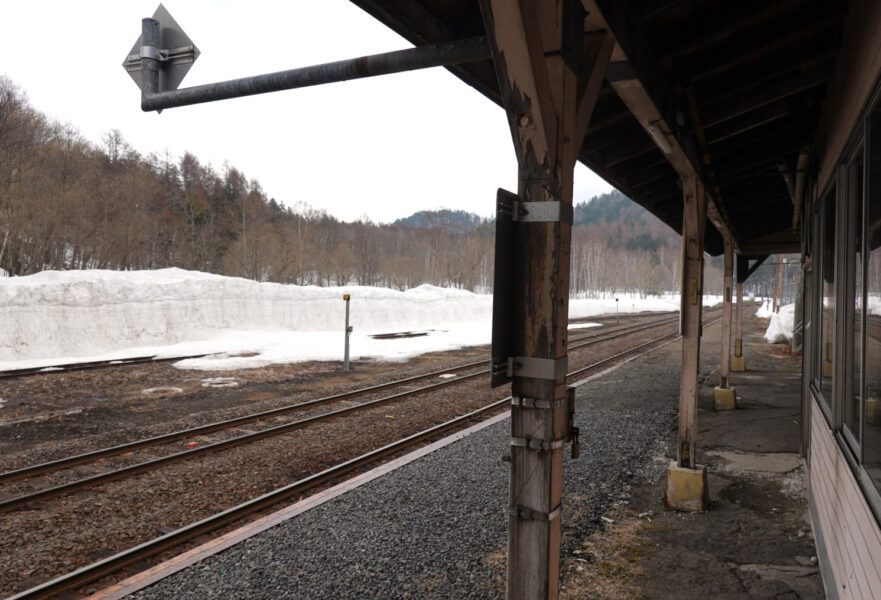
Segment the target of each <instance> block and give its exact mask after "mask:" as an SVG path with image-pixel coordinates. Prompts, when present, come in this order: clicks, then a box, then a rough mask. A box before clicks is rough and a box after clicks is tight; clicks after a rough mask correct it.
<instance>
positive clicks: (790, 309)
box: [757, 304, 795, 344]
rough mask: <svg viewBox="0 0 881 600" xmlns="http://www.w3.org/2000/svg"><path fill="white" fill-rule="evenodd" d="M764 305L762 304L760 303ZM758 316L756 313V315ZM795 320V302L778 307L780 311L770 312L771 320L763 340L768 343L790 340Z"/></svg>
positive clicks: (780, 342) (781, 342)
mask: <svg viewBox="0 0 881 600" xmlns="http://www.w3.org/2000/svg"><path fill="white" fill-rule="evenodd" d="M762 306H763V307H764V305H762ZM757 316H758V315H757ZM794 322H795V304H787V305H785V306H781V307H780V312H778V313H771V322H770V323H769V324H768V329H767V330H766V331H765V341H766V342H768V343H770V344H783V343H785V342H788V341H790V340H792V327H793V323H794Z"/></svg>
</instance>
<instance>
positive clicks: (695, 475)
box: [664, 460, 710, 512]
mask: <svg viewBox="0 0 881 600" xmlns="http://www.w3.org/2000/svg"><path fill="white" fill-rule="evenodd" d="M664 504H666V506H667V508H671V509H673V510H681V511H683V512H704V511H706V510H707V508H708V507H709V505H710V490H709V487H708V486H707V468H706V467H705V466H704V465H696V468H694V469H688V468H686V467H680V466H679V464H678V463H677V462H676V461H675V460H674V461H673V462H671V463H670V466H669V467H667V490H666V493H665V494H664Z"/></svg>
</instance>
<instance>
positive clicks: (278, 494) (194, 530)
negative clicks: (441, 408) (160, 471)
mask: <svg viewBox="0 0 881 600" xmlns="http://www.w3.org/2000/svg"><path fill="white" fill-rule="evenodd" d="M510 400H511V398H510V396H509V397H508V398H504V399H502V400H498V401H496V402H493V403H492V404H489V405H487V406H484V407H483V408H479V409H477V410H474V411H471V412H469V413H467V414H465V415H462V416H460V417H456V418H455V419H452V420H450V421H447V422H445V423H441V424H440V425H435V426H434V427H432V428H430V429H426V430H424V431H421V432H419V433H415V434H413V435H411V436H408V437H406V438H403V439H401V440H398V441H397V442H393V443H391V444H388V445H386V446H383V447H382V448H378V449H376V450H372V451H370V452H368V453H366V454H362V455H361V456H358V457H356V458H353V459H351V460H348V461H346V462H343V463H341V464H339V465H336V466H333V467H330V468H328V469H325V470H324V471H321V472H320V473H316V474H314V475H310V476H308V477H306V478H304V479H301V480H299V481H296V482H294V483H291V484H289V485H286V486H284V487H281V488H279V489H277V490H273V491H271V492H268V493H266V494H263V495H262V496H258V497H257V498H254V499H253V500H248V501H247V502H244V503H242V504H239V505H238V506H234V507H232V508H229V509H227V510H225V511H223V512H220V513H217V514H216V515H212V516H210V517H207V518H205V519H202V520H201V521H197V522H195V523H192V524H190V525H186V526H184V527H182V528H180V529H178V530H176V531H172V532H171V533H168V534H166V535H163V536H161V537H158V538H156V539H153V540H150V541H148V542H145V543H143V544H140V545H138V546H135V547H134V548H130V549H128V550H124V551H122V552H120V553H119V554H115V555H114V556H110V557H108V558H105V559H104V560H101V561H98V562H96V563H93V564H91V565H86V566H84V567H81V568H79V569H77V570H76V571H73V572H71V573H68V574H66V575H62V576H61V577H57V578H55V579H53V580H51V581H47V582H45V583H43V584H40V585H38V586H36V587H33V588H31V589H29V590H25V591H24V592H21V593H19V594H17V595H15V596H12V597H10V598H7V599H6V600H25V599H27V600H36V599H41V598H49V597H51V596H53V595H55V594H58V593H60V592H63V591H66V590H70V589H73V588H77V587H79V586H82V585H85V584H87V583H90V582H92V581H95V580H96V579H100V578H101V577H104V576H106V575H109V574H111V573H114V572H115V571H118V570H119V569H121V568H123V567H125V566H127V565H130V564H132V563H134V562H137V561H139V560H143V559H145V558H149V557H151V556H155V555H156V554H159V553H160V552H163V551H164V550H167V549H169V548H172V547H174V546H177V545H180V544H182V543H184V542H187V541H189V540H192V539H193V538H195V537H198V536H200V535H203V534H205V533H207V532H210V531H213V530H215V529H217V528H219V527H223V526H224V525H228V524H230V523H233V522H235V521H238V520H240V519H242V518H244V517H246V516H248V515H251V514H253V513H255V512H258V511H260V510H263V509H265V508H267V507H269V506H272V505H274V504H277V503H279V502H281V501H283V500H286V499H288V498H290V497H292V496H297V495H299V494H302V493H303V492H306V491H308V490H310V489H312V488H315V487H317V486H320V485H323V484H325V483H328V482H330V481H333V480H335V479H337V478H339V477H340V476H342V475H345V474H347V473H349V472H351V471H354V470H356V469H359V468H361V467H363V466H365V465H368V464H370V463H372V462H375V461H376V460H379V459H381V458H384V457H386V456H388V455H389V454H393V453H396V452H399V451H401V450H402V449H404V448H406V447H407V446H410V445H412V444H415V443H417V442H420V441H422V440H424V439H426V438H430V437H433V436H435V435H437V434H439V433H442V432H444V431H447V430H448V429H452V428H454V427H457V426H458V425H460V424H462V423H465V422H467V421H470V420H472V419H474V418H476V417H479V416H480V415H482V414H485V413H487V412H490V411H492V410H494V409H496V408H500V407H502V406H503V405H505V404H507V403H509V402H510Z"/></svg>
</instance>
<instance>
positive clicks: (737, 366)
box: [731, 356, 746, 371]
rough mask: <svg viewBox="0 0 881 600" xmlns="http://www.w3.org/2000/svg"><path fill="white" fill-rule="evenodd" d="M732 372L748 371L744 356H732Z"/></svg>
mask: <svg viewBox="0 0 881 600" xmlns="http://www.w3.org/2000/svg"><path fill="white" fill-rule="evenodd" d="M731 370H732V371H746V358H745V357H743V356H732V357H731Z"/></svg>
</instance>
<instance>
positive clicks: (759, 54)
mask: <svg viewBox="0 0 881 600" xmlns="http://www.w3.org/2000/svg"><path fill="white" fill-rule="evenodd" d="M841 19H842V14H841V13H838V12H835V11H833V12H829V13H827V14H826V15H825V16H824V17H822V18H819V19H813V18H805V19H804V23H798V24H792V26H791V27H788V28H787V29H786V30H785V31H786V32H785V33H784V35H780V32H778V33H777V35H773V36H769V38H768V39H767V41H766V42H765V43H762V40H754V41H753V43H752V44H751V45H750V46H749V48H750V49H749V50H746V51H745V50H744V48H743V47H742V46H738V47H736V48H732V50H731V53H730V55H729V56H728V57H727V58H721V57H719V56H718V55H716V54H713V55H711V56H699V57H698V58H697V60H698V61H700V62H695V63H692V64H690V65H689V64H683V61H679V62H678V63H677V65H676V68H677V69H679V70H681V72H682V73H684V74H685V75H684V79H685V81H686V82H687V83H688V84H691V85H694V84H695V83H698V82H700V81H703V80H705V79H709V78H711V77H716V76H719V75H722V74H724V73H727V72H729V71H731V70H733V69H735V68H737V67H741V66H745V65H748V64H750V63H752V62H760V61H761V60H763V59H764V58H766V57H768V56H772V55H773V54H774V53H775V52H779V51H781V50H783V49H785V48H787V47H788V46H791V45H794V44H798V43H800V42H802V41H803V40H804V39H805V38H806V37H809V36H811V35H814V34H823V33H825V32H826V31H829V30H832V29H833V28H834V27H835V26H837V25H838V24H839V23H840V21H841Z"/></svg>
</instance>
